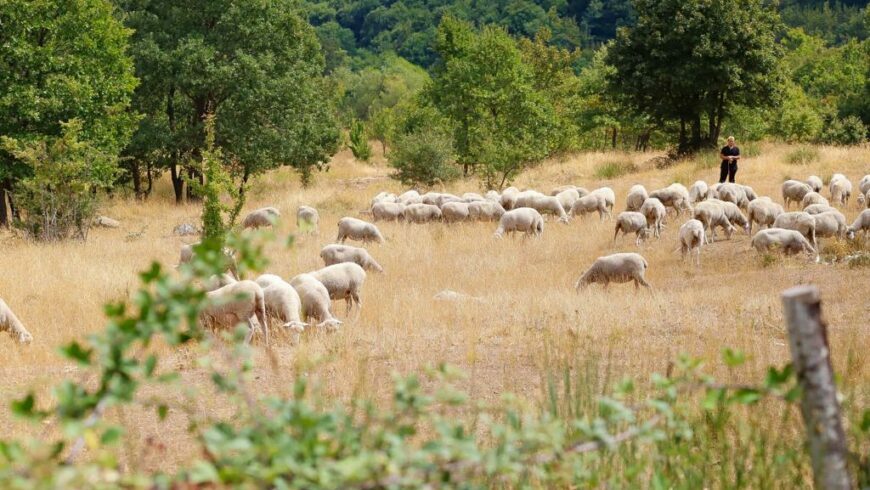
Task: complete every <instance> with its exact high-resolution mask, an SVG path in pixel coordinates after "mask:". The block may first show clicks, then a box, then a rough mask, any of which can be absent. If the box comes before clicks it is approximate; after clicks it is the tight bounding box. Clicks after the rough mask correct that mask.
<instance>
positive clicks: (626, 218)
mask: <svg viewBox="0 0 870 490" xmlns="http://www.w3.org/2000/svg"><path fill="white" fill-rule="evenodd" d="M620 231H621V232H622V234H623V235H628V234H629V233H632V232H633V233H635V236H636V238H635V240H634V244H635V245H637V246H640V243H641V242H642V241H643V240H646V238H647V236H648V234H649V229H648V228H647V222H646V216H644V215H643V214H642V213H638V212H636V211H623V212H621V213H619V215H617V216H616V227H615V232H614V233H613V242H614V243H616V237H617V236H619V232H620Z"/></svg>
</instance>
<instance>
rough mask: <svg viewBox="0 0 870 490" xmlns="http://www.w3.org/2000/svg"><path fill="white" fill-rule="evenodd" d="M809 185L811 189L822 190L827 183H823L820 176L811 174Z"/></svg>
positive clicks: (808, 178) (808, 180)
mask: <svg viewBox="0 0 870 490" xmlns="http://www.w3.org/2000/svg"><path fill="white" fill-rule="evenodd" d="M807 185H808V186H810V189H812V190H813V192H821V190H822V187H824V185H825V184H824V183H822V179H820V178H819V177H818V176H815V175H810V176H809V177H807Z"/></svg>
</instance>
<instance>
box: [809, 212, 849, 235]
mask: <svg viewBox="0 0 870 490" xmlns="http://www.w3.org/2000/svg"><path fill="white" fill-rule="evenodd" d="M811 216H812V217H813V219H814V220H815V221H816V238H819V237H825V238H827V237H838V238H839V237H843V236H844V235H845V234H846V217H845V216H843V213H841V212H839V211H837V210H833V211H826V212H824V213H819V214H815V215H811Z"/></svg>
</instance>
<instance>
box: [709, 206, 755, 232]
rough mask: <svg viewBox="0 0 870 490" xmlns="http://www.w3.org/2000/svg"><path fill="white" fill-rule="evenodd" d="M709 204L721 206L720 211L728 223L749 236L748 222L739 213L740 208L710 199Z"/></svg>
mask: <svg viewBox="0 0 870 490" xmlns="http://www.w3.org/2000/svg"><path fill="white" fill-rule="evenodd" d="M710 202H714V203H717V204H719V205H720V206H722V210H723V211H724V212H725V216H726V217H727V218H728V221H730V222H731V224H732V225H734V226H735V227H740V228H742V229H743V231H745V232H746V233H747V234H749V220H748V219H746V216H745V215H744V214H743V213H742V212H741V211H740V208H739V207H737V205H736V204H734V203H733V202H728V201H720V200H718V199H710Z"/></svg>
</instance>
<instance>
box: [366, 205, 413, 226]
mask: <svg viewBox="0 0 870 490" xmlns="http://www.w3.org/2000/svg"><path fill="white" fill-rule="evenodd" d="M405 208H406V206H405V205H404V204H402V203H400V202H379V203H377V204H375V205H374V206H372V221H374V222H378V221H399V220H403V219H405Z"/></svg>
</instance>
